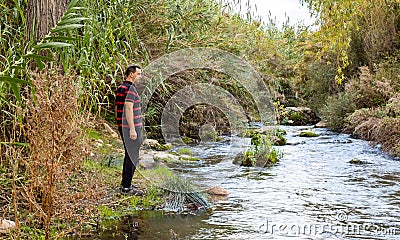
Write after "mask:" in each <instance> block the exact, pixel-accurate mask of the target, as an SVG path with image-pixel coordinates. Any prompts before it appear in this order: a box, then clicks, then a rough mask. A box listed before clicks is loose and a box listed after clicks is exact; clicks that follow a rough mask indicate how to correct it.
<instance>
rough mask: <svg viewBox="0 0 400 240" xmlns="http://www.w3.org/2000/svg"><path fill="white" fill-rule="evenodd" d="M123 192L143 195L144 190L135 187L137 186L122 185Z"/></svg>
mask: <svg viewBox="0 0 400 240" xmlns="http://www.w3.org/2000/svg"><path fill="white" fill-rule="evenodd" d="M120 191H121V194H129V195H135V196H142V195H143V194H144V193H143V191H141V190H139V189H137V188H135V187H132V186H130V187H128V188H124V187H121V188H120Z"/></svg>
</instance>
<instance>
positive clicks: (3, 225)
mask: <svg viewBox="0 0 400 240" xmlns="http://www.w3.org/2000/svg"><path fill="white" fill-rule="evenodd" d="M14 228H15V222H13V221H11V220H6V219H1V221H0V233H8V232H10V231H11V230H13V229H14Z"/></svg>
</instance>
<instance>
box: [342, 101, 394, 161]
mask: <svg viewBox="0 0 400 240" xmlns="http://www.w3.org/2000/svg"><path fill="white" fill-rule="evenodd" d="M346 122H347V124H346V125H347V126H346V130H347V131H348V132H351V133H353V134H354V135H356V136H358V137H360V138H362V139H366V140H369V141H372V142H374V143H377V144H382V149H383V150H384V151H386V152H388V153H390V154H392V155H394V156H400V98H399V97H394V98H392V99H391V100H390V101H389V104H388V105H386V106H385V107H381V108H374V109H366V108H364V109H360V110H357V111H355V112H354V113H353V114H351V115H350V116H349V117H348V118H347V119H346Z"/></svg>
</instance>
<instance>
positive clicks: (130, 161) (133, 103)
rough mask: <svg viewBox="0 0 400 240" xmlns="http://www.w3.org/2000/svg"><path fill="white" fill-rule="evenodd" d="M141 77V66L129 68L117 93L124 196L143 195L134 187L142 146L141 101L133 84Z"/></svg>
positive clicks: (116, 103) (122, 191)
mask: <svg viewBox="0 0 400 240" xmlns="http://www.w3.org/2000/svg"><path fill="white" fill-rule="evenodd" d="M141 76H142V69H141V68H140V67H139V66H134V65H131V66H129V67H128V68H127V69H126V71H125V81H123V82H122V84H121V85H120V86H119V87H118V88H117V91H116V98H115V99H116V102H115V105H116V113H117V123H118V131H119V134H120V135H121V138H122V142H123V143H124V148H125V157H124V165H123V169H122V181H121V188H120V189H121V193H123V194H135V195H142V194H143V192H142V191H140V190H138V189H137V188H135V187H133V186H132V178H133V174H134V173H135V170H136V165H137V164H138V162H139V149H140V145H141V144H142V112H141V100H140V96H139V94H138V93H137V90H136V88H135V86H134V85H133V83H135V82H136V81H138V80H140V78H141Z"/></svg>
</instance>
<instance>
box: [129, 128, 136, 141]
mask: <svg viewBox="0 0 400 240" xmlns="http://www.w3.org/2000/svg"><path fill="white" fill-rule="evenodd" d="M129 137H130V138H131V139H132V140H136V138H137V133H136V130H135V128H131V129H130V131H129Z"/></svg>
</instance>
